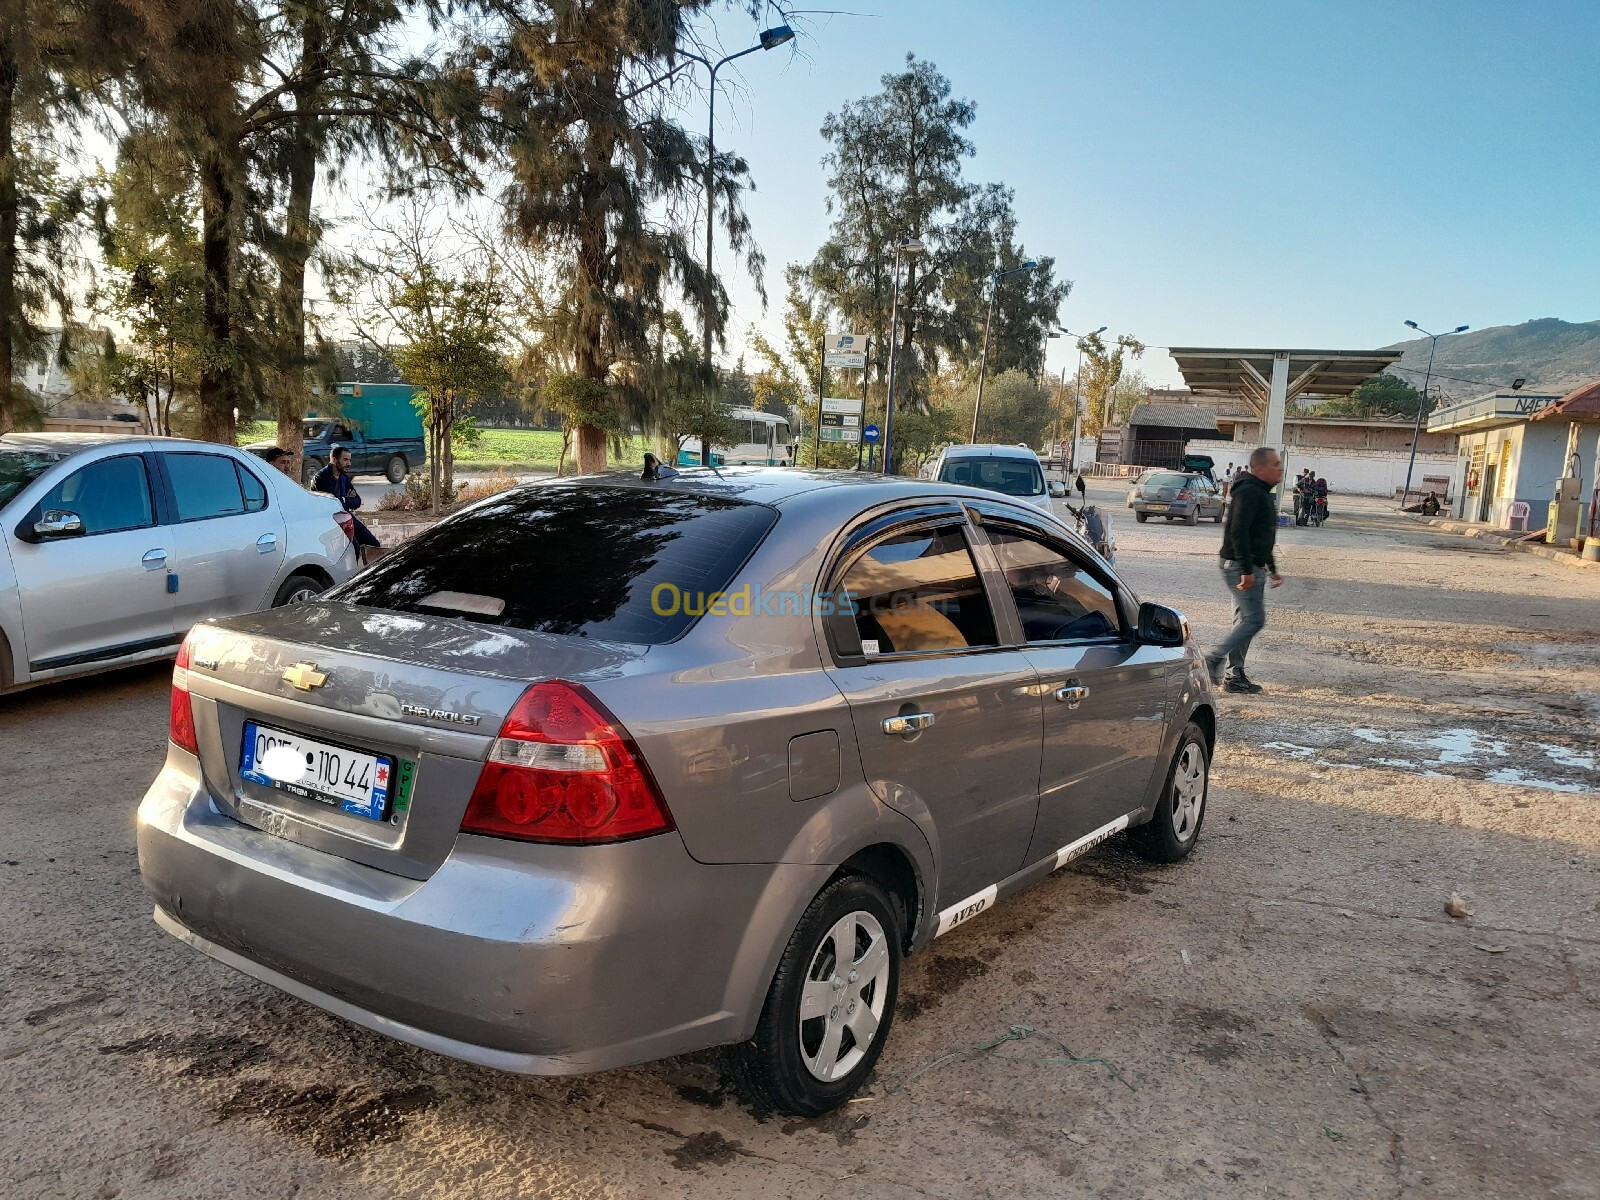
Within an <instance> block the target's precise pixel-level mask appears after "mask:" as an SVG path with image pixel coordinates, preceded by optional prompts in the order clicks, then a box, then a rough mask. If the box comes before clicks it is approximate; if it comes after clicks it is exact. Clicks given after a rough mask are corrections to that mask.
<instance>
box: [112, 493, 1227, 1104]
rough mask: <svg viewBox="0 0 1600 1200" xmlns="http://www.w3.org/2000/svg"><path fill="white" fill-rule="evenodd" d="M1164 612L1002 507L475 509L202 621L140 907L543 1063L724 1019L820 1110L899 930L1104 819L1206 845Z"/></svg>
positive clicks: (695, 501)
mask: <svg viewBox="0 0 1600 1200" xmlns="http://www.w3.org/2000/svg"><path fill="white" fill-rule="evenodd" d="M1215 734H1216V714H1215V706H1214V702H1213V698H1212V692H1211V688H1210V684H1209V681H1208V680H1207V677H1206V672H1205V669H1204V664H1203V662H1202V660H1201V658H1200V656H1199V654H1198V652H1197V651H1196V650H1195V648H1194V646H1193V645H1192V643H1191V642H1190V641H1189V638H1188V630H1187V624H1186V623H1185V621H1184V619H1183V617H1182V616H1181V615H1180V614H1179V613H1177V612H1175V611H1173V610H1172V609H1169V608H1164V607H1162V606H1160V605H1157V604H1151V603H1146V604H1140V603H1139V601H1138V599H1137V598H1136V597H1135V596H1134V594H1133V593H1132V592H1131V591H1130V590H1129V589H1128V587H1127V586H1126V585H1125V584H1124V583H1123V582H1122V581H1121V580H1120V579H1118V578H1117V576H1116V575H1115V573H1114V572H1113V571H1112V570H1111V569H1110V568H1109V567H1107V566H1106V565H1105V564H1104V563H1103V562H1101V561H1100V560H1099V559H1098V558H1097V557H1096V556H1095V555H1094V554H1093V553H1091V552H1090V551H1089V549H1088V548H1087V547H1086V546H1085V545H1084V544H1083V543H1082V541H1080V540H1079V539H1078V537H1077V536H1076V535H1075V534H1073V533H1072V532H1071V531H1070V530H1069V529H1068V528H1067V527H1066V526H1065V525H1064V524H1062V523H1061V522H1060V521H1058V520H1056V519H1055V518H1053V517H1052V516H1050V515H1048V514H1045V513H1042V512H1040V511H1039V510H1038V509H1036V508H1033V507H1031V506H1029V505H1027V504H1024V503H1021V502H1019V501H1016V500H1013V499H1011V498H1009V497H1003V496H980V495H976V494H975V493H973V492H971V491H969V490H967V489H957V488H951V487H944V486H941V485H939V484H937V483H928V482H920V481H917V480H912V479H884V478H883V477H881V476H871V477H867V478H863V477H862V476H860V475H857V474H855V473H852V472H837V473H818V472H804V473H796V472H793V471H785V470H781V469H773V468H738V467H733V468H724V469H723V470H721V471H720V472H713V471H705V470H700V469H688V470H685V471H683V472H682V473H681V474H680V475H679V476H677V477H676V478H674V479H672V480H670V481H662V482H642V481H639V480H636V479H632V478H627V477H623V478H619V477H617V476H594V477H588V478H581V479H577V480H562V481H553V482H548V483H539V484H532V485H524V486H522V487H520V488H516V489H513V490H512V491H509V492H504V493H501V494H499V495H496V496H493V497H490V498H489V499H487V500H484V501H482V502H480V503H478V504H476V505H474V506H472V507H470V508H468V509H466V510H464V511H463V512H461V513H459V514H456V515H454V516H452V517H450V518H448V519H446V520H445V521H443V522H441V523H440V524H439V525H437V526H435V527H434V529H432V530H430V531H428V532H425V533H423V534H420V535H419V536H417V537H416V538H414V539H412V540H411V541H409V542H407V543H405V544H403V545H401V546H400V547H398V548H397V549H396V550H395V551H394V552H393V553H391V554H389V555H388V556H387V557H385V558H384V559H383V560H382V561H380V562H379V563H378V564H377V565H376V566H374V567H372V568H370V569H369V570H367V571H366V572H364V573H363V574H361V575H359V576H357V577H356V578H355V579H353V580H351V581H350V582H349V583H347V584H344V585H343V586H341V587H338V588H335V589H333V590H332V591H331V592H329V593H327V594H325V595H323V596H321V597H319V598H317V599H316V600H314V601H312V602H310V603H307V604H302V605H297V606H295V607H293V608H290V609H280V610H277V611H274V612H268V613H258V614H255V615H251V616H245V617H234V618H231V619H227V620H219V621H208V622H206V623H205V624H204V625H201V626H197V627H196V628H195V629H194V630H193V631H192V632H191V633H190V635H189V638H188V640H187V641H186V642H185V643H184V648H183V651H182V653H181V654H180V656H179V659H178V665H177V669H176V670H175V672H174V682H173V698H172V726H171V744H170V746H169V747H168V754H167V760H166V765H165V767H164V768H163V770H162V771H161V773H160V775H159V777H158V778H157V779H156V780H155V782H154V784H153V785H152V786H151V788H150V790H149V792H148V793H147V795H146V796H145V798H144V801H143V803H142V804H141V806H140V808H139V815H138V843H139V862H140V866H141V868H142V870H143V873H144V879H145V882H146V884H147V886H148V887H149V889H150V891H151V893H152V894H153V895H154V897H155V901H156V920H157V922H158V923H159V924H160V926H161V927H162V928H163V929H165V930H166V931H167V932H169V933H171V934H173V935H174V936H176V937H178V938H179V939H181V940H183V941H185V942H187V943H188V944H189V945H191V946H193V947H195V948H197V949H199V950H201V951H203V952H205V953H206V954H209V955H211V956H212V957H214V958H216V959H219V960H221V961H222V962H225V963H228V964H230V965H232V966H234V967H236V968H238V969H239V970H241V971H244V972H246V973H247V974H250V975H252V976H254V977H256V978H257V979H261V980H264V981H266V982H268V983H271V984H273V985H275V986H277V987H279V988H282V989H284V990H285V991H287V992H290V993H291V994H293V995H295V996H297V997H299V998H301V999H302V1000H306V1001H308V1002H310V1003H312V1004H315V1005H318V1006H320V1007H322V1008H324V1009H326V1010H328V1011H330V1012H332V1013H335V1014H337V1015H339V1016H341V1017H343V1018H345V1019H346V1020H348V1021H350V1022H352V1023H354V1024H356V1025H360V1026H364V1027H366V1028H368V1029H373V1030H377V1031H380V1032H383V1033H385V1034H388V1035H389V1036H391V1037H395V1038H399V1039H401V1040H402V1041H406V1042H410V1043H412V1044H414V1045H418V1046H423V1047H426V1048H428V1049H431V1050H435V1051H437V1052H439V1053H443V1054H448V1055H452V1056H454V1057H457V1058H461V1059H465V1060H467V1061H469V1062H474V1063H480V1064H484V1065H487V1066H492V1067H497V1068H500V1069H502V1070H509V1071H519V1072H526V1073H530V1074H544V1075H566V1074H576V1073H580V1072H586V1071H598V1070H604V1069H609V1068H613V1067H621V1066H624V1065H626V1064H630V1063H637V1062H642V1061H645V1060H648V1059H655V1058H661V1057H665V1056H669V1055H675V1054H681V1053H685V1052H688V1051H693V1050H699V1049H702V1048H705V1047H708V1046H714V1045H719V1044H731V1045H734V1046H735V1047H736V1049H735V1050H734V1051H733V1052H732V1057H733V1062H734V1066H735V1069H736V1073H737V1075H738V1078H739V1079H740V1080H741V1085H742V1086H743V1088H744V1089H745V1090H746V1092H747V1093H748V1094H749V1095H751V1096H752V1097H755V1098H757V1099H758V1100H759V1101H760V1102H761V1103H763V1104H766V1105H769V1106H771V1107H772V1108H774V1109H777V1110H781V1111H784V1112H789V1113H797V1114H811V1115H815V1114H818V1113H822V1112H825V1111H827V1110H829V1109H831V1108H834V1107H835V1106H837V1105H840V1104H843V1103H844V1102H845V1101H846V1100H847V1099H848V1098H849V1097H850V1095H851V1093H853V1092H854V1091H855V1090H856V1088H857V1087H858V1086H859V1085H860V1084H861V1083H862V1081H863V1080H864V1079H865V1078H866V1077H867V1075H868V1073H869V1072H870V1071H871V1069H872V1066H873V1063H874V1062H875V1061H876V1059H877V1057H878V1054H879V1052H880V1051H881V1049H882V1047H883V1043H884V1039H885V1037H886V1036H887V1035H888V1032H889V1028H890V1026H891V1024H892V1022H893V1019H894V1012H895V1000H896V989H897V987H898V982H899V977H900V967H901V959H902V956H903V954H905V953H908V952H912V951H915V950H919V949H921V948H923V947H926V946H927V945H928V944H929V943H930V942H932V941H933V940H934V939H935V938H937V937H940V936H942V935H944V934H947V933H949V932H950V931H951V930H952V929H955V928H957V927H959V926H960V925H962V924H964V923H966V922H967V921H969V920H972V919H974V918H977V917H979V916H980V915H981V914H983V913H985V912H986V911H988V910H989V909H990V908H992V907H994V905H995V904H996V903H997V902H998V901H999V900H1001V899H1003V898H1004V897H1006V896H1009V895H1010V894H1011V893H1013V892H1015V891H1017V890H1018V889H1019V888H1022V887H1024V886H1026V885H1028V884H1030V883H1033V882H1035V881H1037V880H1040V879H1042V878H1044V877H1045V876H1046V875H1048V874H1050V873H1051V872H1052V871H1054V870H1056V869H1057V868H1058V867H1060V866H1062V865H1063V864H1064V863H1066V862H1068V861H1070V860H1071V859H1073V858H1075V857H1077V856H1078V855H1080V854H1082V853H1084V852H1086V851H1087V850H1089V849H1091V848H1092V847H1094V846H1096V845H1098V844H1100V843H1101V842H1103V841H1105V840H1106V839H1107V838H1110V837H1112V836H1114V835H1116V834H1118V833H1121V832H1122V831H1125V830H1126V831H1128V833H1129V836H1130V838H1131V840H1132V844H1133V845H1134V847H1135V848H1136V849H1137V850H1138V851H1139V852H1141V853H1143V854H1144V855H1146V856H1148V857H1150V858H1152V859H1156V860H1159V861H1163V862H1172V861H1177V860H1179V859H1182V858H1184V857H1185V856H1186V855H1188V854H1189V852H1190V851H1191V850H1192V849H1193V847H1194V845H1195V841H1196V838H1197V837H1198V835H1199V832H1200V826H1201V822H1202V820H1203V818H1204V815H1205V807H1204V806H1205V799H1206V783H1207V777H1208V772H1209V766H1210V760H1211V753H1212V748H1213V745H1214V743H1215Z"/></svg>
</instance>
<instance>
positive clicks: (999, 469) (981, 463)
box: [939, 457, 1044, 496]
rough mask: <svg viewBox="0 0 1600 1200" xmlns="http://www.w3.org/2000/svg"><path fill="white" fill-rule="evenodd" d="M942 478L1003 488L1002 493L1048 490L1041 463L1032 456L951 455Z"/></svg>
mask: <svg viewBox="0 0 1600 1200" xmlns="http://www.w3.org/2000/svg"><path fill="white" fill-rule="evenodd" d="M939 482H941V483H964V484H966V485H967V486H968V487H978V488H983V489H984V490H985V491H989V492H999V493H1000V494H1001V495H1002V496H1037V495H1039V494H1040V493H1041V492H1043V491H1044V474H1043V472H1041V471H1040V470H1039V463H1038V461H1037V460H1035V459H1029V458H977V457H972V458H966V457H961V458H947V459H945V461H944V465H943V466H942V467H940V468H939Z"/></svg>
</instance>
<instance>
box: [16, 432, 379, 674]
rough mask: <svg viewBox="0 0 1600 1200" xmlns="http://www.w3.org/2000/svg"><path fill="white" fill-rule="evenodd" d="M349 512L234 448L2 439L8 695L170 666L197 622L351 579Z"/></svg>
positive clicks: (72, 436) (72, 438)
mask: <svg viewBox="0 0 1600 1200" xmlns="http://www.w3.org/2000/svg"><path fill="white" fill-rule="evenodd" d="M342 516H343V514H342V513H340V512H339V506H338V504H337V503H335V502H334V501H333V500H332V499H331V498H330V497H327V496H313V495H311V494H309V493H307V492H305V491H302V490H301V489H300V488H298V487H296V486H295V485H294V482H293V481H292V480H289V479H286V478H285V477H284V476H283V475H282V474H281V473H280V472H278V471H274V470H271V469H269V468H268V467H266V466H265V465H264V464H263V463H262V462H261V461H260V460H259V459H257V458H254V457H252V456H250V455H248V454H243V453H240V452H239V451H238V450H234V449H232V448H231V447H227V446H217V445H211V444H209V443H201V442H190V441H181V440H178V439H175V438H153V437H121V436H117V435H114V434H82V433H44V434H21V433H9V434H6V435H5V436H4V437H0V691H6V690H10V689H12V688H20V687H26V686H29V685H31V684H37V683H43V682H45V681H47V680H53V679H65V678H67V677H69V676H74V675H83V674H88V673H90V672H94V671H102V670H107V669H110V668H112V667H122V666H128V665H129V664H132V663H137V662H144V661H147V660H150V659H157V658H161V657H163V656H165V657H169V658H170V657H171V656H172V655H173V653H174V652H175V651H176V650H177V648H178V643H179V642H181V641H182V640H183V635H184V634H185V633H186V632H188V629H189V626H191V625H193V624H194V623H195V622H196V621H203V620H206V619H207V618H210V617H222V616H231V615H233V614H234V613H242V612H250V611H252V610H254V609H258V608H266V607H267V606H268V605H281V604H288V603H291V602H293V601H297V600H303V599H305V598H306V597H308V596H312V595H315V594H316V593H317V592H320V591H322V590H323V589H324V588H327V587H330V586H332V585H333V584H335V583H342V582H344V581H345V580H346V579H348V578H349V577H350V575H351V574H352V573H353V572H354V571H355V569H356V558H355V551H354V550H353V549H352V547H351V542H350V538H349V536H348V535H347V534H346V532H345V530H344V529H343V528H342V526H341V524H340V518H341V517H342Z"/></svg>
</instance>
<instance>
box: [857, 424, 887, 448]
mask: <svg viewBox="0 0 1600 1200" xmlns="http://www.w3.org/2000/svg"><path fill="white" fill-rule="evenodd" d="M882 436H883V430H881V429H879V428H878V427H877V426H876V425H868V426H867V427H866V428H865V429H863V430H862V431H861V440H862V441H863V442H865V443H866V444H867V445H869V446H871V445H873V444H875V443H876V442H877V440H878V439H879V438H881V437H882Z"/></svg>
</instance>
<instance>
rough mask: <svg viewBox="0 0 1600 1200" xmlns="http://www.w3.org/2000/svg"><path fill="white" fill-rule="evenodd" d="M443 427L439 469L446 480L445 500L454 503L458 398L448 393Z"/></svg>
mask: <svg viewBox="0 0 1600 1200" xmlns="http://www.w3.org/2000/svg"><path fill="white" fill-rule="evenodd" d="M440 424H441V425H442V426H443V428H442V429H441V430H440V432H439V464H440V466H439V470H440V474H441V475H442V477H443V480H444V500H445V503H446V504H454V503H455V499H456V439H455V431H456V398H455V394H454V393H447V394H446V397H445V402H444V420H443V421H442V422H440Z"/></svg>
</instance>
